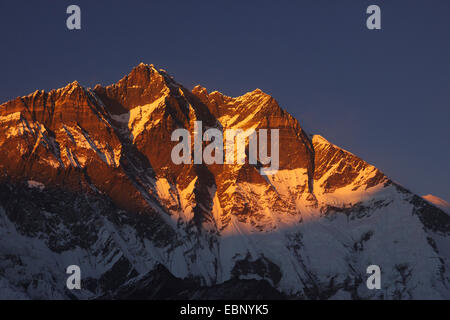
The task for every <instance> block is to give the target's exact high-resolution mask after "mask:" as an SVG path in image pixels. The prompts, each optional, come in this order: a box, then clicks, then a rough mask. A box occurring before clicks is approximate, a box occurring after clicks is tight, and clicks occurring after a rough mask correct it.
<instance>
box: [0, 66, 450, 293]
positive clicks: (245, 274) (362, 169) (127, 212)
mask: <svg viewBox="0 0 450 320" xmlns="http://www.w3.org/2000/svg"><path fill="white" fill-rule="evenodd" d="M195 121H202V123H203V130H206V129H208V128H217V129H219V130H222V131H224V130H228V129H244V130H247V129H256V130H258V129H279V137H280V139H279V146H280V168H279V171H278V172H277V173H275V174H271V175H267V176H264V175H261V174H260V171H259V168H260V167H261V164H257V165H253V164H250V163H248V161H246V163H245V164H224V165H219V164H213V165H206V164H204V163H203V164H182V165H175V164H174V163H173V162H172V160H171V151H172V148H173V147H174V146H175V145H176V144H177V142H172V141H171V134H172V132H173V131H174V130H175V129H178V128H185V129H188V130H189V131H190V132H191V133H193V131H194V122H195ZM0 123H1V126H0V257H1V258H0V289H1V290H0V291H1V292H2V293H1V294H0V297H3V298H5V297H6V298H8V297H19V298H105V297H115V298H121V297H122V298H127V297H140V298H142V297H144V296H145V297H149V298H151V297H156V298H170V297H172V298H176V297H184V298H185V297H186V294H187V296H196V297H198V298H208V297H216V298H217V297H221V298H227V297H228V298H229V297H231V298H232V297H241V296H240V295H239V294H242V292H246V294H248V296H253V297H266V298H267V297H272V298H282V297H296V298H307V299H316V298H323V299H328V298H337V299H341V298H344V299H345V298H373V299H383V298H384V299H397V298H400V299H408V298H450V290H449V285H450V283H449V279H450V272H449V270H450V263H449V257H450V240H449V234H450V217H449V216H448V214H446V213H445V212H443V211H441V210H440V209H438V208H437V207H435V206H433V205H432V204H430V203H429V202H427V201H424V200H423V199H422V198H420V197H418V196H416V195H414V194H412V193H411V192H409V191H408V190H406V189H405V188H403V187H401V186H400V185H398V184H396V183H394V182H392V181H391V180H390V179H389V178H388V177H386V176H385V175H384V174H383V173H382V172H381V171H379V170H378V169H377V168H375V167H373V166H372V165H370V164H368V163H367V162H365V161H363V160H361V159H359V158H358V157H357V156H355V155H353V154H351V153H349V152H347V151H345V150H342V149H341V148H339V147H337V146H335V145H333V144H332V143H330V142H328V141H327V140H326V139H324V138H323V137H321V136H317V135H316V136H310V135H308V134H307V133H305V132H304V131H303V130H302V128H301V126H300V124H299V122H298V121H297V120H296V119H294V118H293V117H292V116H291V115H290V114H288V113H287V112H286V111H284V110H283V109H281V108H280V106H279V105H278V104H277V102H276V101H275V99H274V98H272V97H271V96H269V95H267V94H265V93H263V92H262V91H261V90H258V89H257V90H255V91H253V92H249V93H247V94H245V95H243V96H241V97H237V98H232V97H227V96H225V95H223V94H221V93H219V92H211V93H208V91H207V90H206V89H205V88H203V87H200V86H197V87H195V88H194V89H193V90H192V91H190V90H188V89H186V88H184V87H183V86H182V85H180V84H178V83H177V82H176V81H175V80H174V79H172V78H171V77H170V76H169V75H168V74H167V73H166V72H165V71H162V70H157V69H156V68H155V67H154V66H152V65H144V64H141V65H139V66H137V67H136V68H134V69H133V70H132V71H131V73H130V74H129V75H127V76H125V77H124V78H123V79H122V80H120V81H119V82H118V83H116V84H113V85H110V86H107V87H102V86H100V85H98V86H96V87H95V88H94V89H93V90H91V89H87V88H84V87H82V86H81V85H80V84H78V83H77V82H74V83H71V84H69V85H68V86H67V87H65V88H62V89H58V90H53V91H50V92H48V93H47V92H43V91H36V92H35V93H33V94H31V95H28V96H26V97H21V98H17V99H15V100H13V101H10V102H7V103H5V104H3V105H1V106H0ZM270 147H271V146H269V149H270ZM72 264H76V265H79V266H80V267H81V270H82V279H83V280H82V290H80V291H68V290H67V289H66V287H65V283H66V276H67V275H66V274H65V268H66V267H67V266H68V265H72ZM371 264H376V265H379V266H380V267H381V270H382V290H368V289H367V287H366V285H365V279H366V278H367V276H368V275H367V274H366V268H367V266H369V265H371ZM176 279H178V280H176ZM181 279H183V280H181ZM174 281H175V282H176V281H179V283H180V285H181V283H183V285H182V288H183V290H178V289H177V290H175V288H174V286H173V283H174ZM232 288H239V290H238V291H239V292H238V291H236V290H233V289H232ZM181 291H183V292H181ZM186 292H187V293H186Z"/></svg>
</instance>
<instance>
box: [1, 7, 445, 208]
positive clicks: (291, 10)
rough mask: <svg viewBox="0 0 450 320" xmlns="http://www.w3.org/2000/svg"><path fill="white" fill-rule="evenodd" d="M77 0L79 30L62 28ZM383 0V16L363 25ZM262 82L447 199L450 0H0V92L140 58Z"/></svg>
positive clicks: (189, 71) (359, 149)
mask: <svg viewBox="0 0 450 320" xmlns="http://www.w3.org/2000/svg"><path fill="white" fill-rule="evenodd" d="M70 4H77V5H79V6H80V7H81V12H82V21H81V23H82V30H81V31H69V30H68V29H67V28H66V18H67V16H68V15H67V14H66V8H67V6H68V5H70ZM371 4H376V5H379V6H380V7H381V20H382V22H381V23H382V30H375V31H370V30H368V29H367V28H366V23H365V21H366V17H367V14H366V13H365V11H366V8H367V7H368V6H369V5H371ZM141 61H142V62H145V63H148V64H150V63H153V64H154V65H155V66H156V67H157V68H163V69H166V70H167V71H168V72H169V73H170V74H172V75H173V76H174V77H175V79H176V80H177V81H178V82H180V83H182V84H184V85H185V86H187V87H188V88H191V89H192V87H193V86H194V85H196V84H201V85H203V86H205V87H207V88H208V89H209V90H210V91H212V90H219V91H221V92H223V93H224V94H227V95H230V96H238V95H241V94H243V93H245V92H247V91H250V90H253V89H255V88H260V89H262V90H263V91H265V92H267V93H269V94H271V95H273V96H274V97H275V98H276V99H277V100H278V102H279V103H280V105H281V106H282V107H283V108H285V109H286V110H288V111H289V112H290V113H291V114H293V115H294V116H295V117H296V118H297V119H298V120H299V121H300V123H301V125H302V126H303V127H304V128H305V130H307V131H308V132H310V133H318V134H321V135H323V136H324V137H326V138H327V139H328V140H330V141H331V142H333V143H335V144H337V145H338V146H341V147H343V148H345V149H347V150H349V151H351V152H352V153H354V154H356V155H358V156H360V157H361V158H363V159H364V160H366V161H368V162H370V163H372V164H374V165H375V166H377V167H378V168H379V169H381V170H382V171H383V172H385V173H386V174H387V175H388V176H390V177H391V178H393V179H394V180H395V181H397V182H399V183H401V184H402V185H404V186H405V187H407V188H409V189H410V190H412V191H413V192H416V193H418V194H420V195H423V194H428V193H432V194H434V195H437V196H439V197H442V198H444V199H445V200H447V201H450V165H449V162H450V1H449V0H420V1H417V0H390V1H380V0H373V1H365V0H339V1H336V0H328V1H322V0H311V1H282V0H277V1H274V0H272V1H234V0H228V1H214V0H205V1H195V0H194V1H191V0H190V1H167V0H164V1H152V0H150V1H149V0H147V1H134V0H128V1H111V0H109V1H105V0H95V1H81V0H72V1H55V0H52V1H50V0H40V1H29V0H28V1H22V0H14V1H12V0H1V1H0V71H1V78H0V79H1V80H0V101H1V102H5V101H7V100H10V99H12V98H15V97H17V96H22V95H25V94H28V93H31V92H33V91H35V90H36V89H45V90H49V89H52V88H59V87H62V86H64V85H65V84H67V83H69V82H72V81H73V80H78V81H79V82H80V83H81V84H83V85H85V86H94V85H95V84H96V83H102V84H110V83H113V82H116V81H117V80H119V79H120V78H122V76H123V75H124V74H126V73H128V72H129V71H130V70H131V68H132V67H133V66H135V65H137V64H139V62H141Z"/></svg>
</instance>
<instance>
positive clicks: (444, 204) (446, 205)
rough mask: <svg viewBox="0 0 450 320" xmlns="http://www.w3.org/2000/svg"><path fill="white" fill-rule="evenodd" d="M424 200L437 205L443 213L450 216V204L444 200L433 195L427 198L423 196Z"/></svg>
mask: <svg viewBox="0 0 450 320" xmlns="http://www.w3.org/2000/svg"><path fill="white" fill-rule="evenodd" d="M422 198H424V199H425V200H427V201H428V202H430V203H431V204H433V205H435V206H436V207H438V208H440V209H442V210H443V211H445V212H447V213H448V214H450V203H448V202H447V201H445V200H444V199H441V198H439V197H436V196H433V195H432V194H427V195H426V196H423V197H422Z"/></svg>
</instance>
